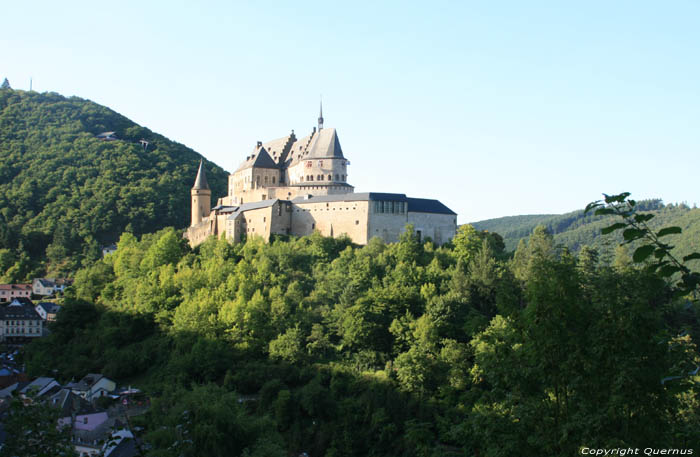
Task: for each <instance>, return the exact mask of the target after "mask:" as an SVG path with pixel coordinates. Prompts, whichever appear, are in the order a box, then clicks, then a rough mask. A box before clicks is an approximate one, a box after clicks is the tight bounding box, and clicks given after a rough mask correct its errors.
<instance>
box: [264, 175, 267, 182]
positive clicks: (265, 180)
mask: <svg viewBox="0 0 700 457" xmlns="http://www.w3.org/2000/svg"><path fill="white" fill-rule="evenodd" d="M263 181H264V182H265V184H267V176H265V179H264V180H263Z"/></svg>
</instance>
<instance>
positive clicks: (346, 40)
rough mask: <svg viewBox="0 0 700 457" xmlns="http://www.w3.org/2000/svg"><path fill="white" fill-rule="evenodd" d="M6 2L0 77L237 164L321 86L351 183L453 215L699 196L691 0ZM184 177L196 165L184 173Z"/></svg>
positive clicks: (698, 40)
mask: <svg viewBox="0 0 700 457" xmlns="http://www.w3.org/2000/svg"><path fill="white" fill-rule="evenodd" d="M339 3H341V2H255V3H254V4H253V2H251V3H241V4H238V3H235V2H204V1H202V2H178V1H168V2H164V1H150V2H134V1H120V2H94V1H90V2H88V1H85V2H74V1H63V2H55V1H51V2H49V1H33V2H22V4H21V5H20V2H9V3H8V4H5V5H4V6H3V7H2V16H3V20H2V21H1V22H2V34H0V56H1V57H0V78H2V77H7V78H8V79H9V80H10V83H11V84H12V85H13V87H14V88H16V89H28V87H29V78H30V76H31V77H33V80H34V89H35V90H38V91H54V92H58V93H61V94H64V95H77V96H79V97H83V98H88V99H91V100H94V101H95V102H98V103H100V104H103V105H106V106H109V107H110V108H112V109H114V110H115V111H117V112H119V113H121V114H123V115H125V116H127V117H129V118H131V119H132V120H134V121H135V122H137V123H139V124H141V125H144V126H146V127H148V128H150V129H151V130H154V131H156V132H158V133H161V134H163V135H165V136H167V137H169V138H170V139H173V140H175V141H178V142H180V143H183V144H186V145H187V146H189V147H192V148H193V149H195V150H196V151H198V152H200V153H201V154H203V155H204V156H205V157H207V158H208V159H210V160H213V161H214V162H216V163H217V164H219V165H221V166H222V167H224V168H225V169H227V170H233V169H235V167H236V166H237V165H238V163H239V162H240V161H241V160H242V158H243V157H244V156H245V155H246V154H248V153H249V152H250V151H251V150H252V148H253V146H254V144H255V142H256V141H257V140H261V141H267V140H270V139H274V138H278V137H281V136H284V135H286V134H287V133H288V132H289V131H290V130H291V129H294V130H295V131H296V133H297V134H298V135H305V134H307V133H309V132H310V130H311V129H312V127H313V126H314V125H315V123H316V118H317V116H318V99H319V95H320V94H323V103H324V114H325V119H326V127H335V128H337V129H338V134H339V138H340V141H341V144H342V146H343V150H344V152H345V155H346V157H348V158H349V159H350V160H351V162H352V165H351V167H350V175H349V178H350V182H351V183H352V184H354V185H355V188H356V191H377V192H401V193H406V194H408V195H409V196H414V197H426V198H437V199H440V200H441V201H442V202H443V203H445V204H446V205H448V206H449V207H450V208H452V209H453V210H455V211H456V212H457V213H459V222H460V223H464V222H471V221H477V220H481V219H486V218H492V217H499V216H508V215H516V214H533V213H562V212H566V211H570V210H573V209H576V208H581V207H583V206H584V205H585V204H586V203H588V202H589V201H591V200H594V199H596V198H599V197H600V193H601V192H607V193H616V192H622V191H630V192H632V193H633V196H634V197H636V198H638V199H641V198H648V197H660V198H663V199H664V200H665V201H667V202H680V201H687V202H688V203H690V204H692V203H693V202H700V190H699V187H698V179H697V174H698V171H699V170H700V128H699V127H700V27H698V20H699V19H700V2H697V1H686V2H684V1H669V2H659V1H647V2H643V1H615V2H610V1H588V2H552V1H547V2H537V1H526V2H523V1H517V2H516V1H513V2H505V1H503V2H488V1H482V2H430V4H429V5H428V4H425V3H426V2H415V3H411V2H405V1H404V2H392V3H389V2H376V1H374V2H342V5H339ZM193 178H194V177H193Z"/></svg>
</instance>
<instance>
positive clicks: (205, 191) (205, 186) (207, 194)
mask: <svg viewBox="0 0 700 457" xmlns="http://www.w3.org/2000/svg"><path fill="white" fill-rule="evenodd" d="M191 195H192V223H191V224H190V226H192V227H194V226H195V225H197V224H199V223H200V222H202V219H203V218H204V217H207V216H209V213H210V212H211V190H210V189H209V183H208V182H207V175H206V174H205V173H204V163H203V160H200V161H199V171H197V178H196V179H195V180H194V186H192V191H191Z"/></svg>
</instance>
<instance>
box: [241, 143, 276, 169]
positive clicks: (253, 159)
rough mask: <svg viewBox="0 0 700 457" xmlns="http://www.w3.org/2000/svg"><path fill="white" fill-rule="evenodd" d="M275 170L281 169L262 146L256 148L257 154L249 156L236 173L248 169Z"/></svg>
mask: <svg viewBox="0 0 700 457" xmlns="http://www.w3.org/2000/svg"><path fill="white" fill-rule="evenodd" d="M251 167H255V168H274V169H279V165H277V163H276V162H275V161H274V160H272V157H270V154H268V153H267V151H266V150H265V147H263V146H261V147H259V148H256V150H255V152H254V153H253V154H252V155H250V156H248V157H247V158H246V160H245V162H243V163H242V164H241V165H240V166H239V167H238V168H237V169H236V171H239V170H245V169H246V168H251Z"/></svg>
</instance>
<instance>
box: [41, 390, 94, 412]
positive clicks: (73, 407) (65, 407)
mask: <svg viewBox="0 0 700 457" xmlns="http://www.w3.org/2000/svg"><path fill="white" fill-rule="evenodd" d="M50 404H51V405H52V406H54V407H56V408H59V409H60V411H61V413H60V416H61V417H70V416H71V415H73V413H75V414H76V415H78V414H94V413H96V412H98V410H97V409H96V408H95V407H93V406H92V405H91V404H90V402H89V401H87V400H85V399H84V398H82V397H80V396H78V395H76V394H74V393H73V392H71V390H70V389H69V388H64V389H61V390H60V391H59V392H58V393H56V394H55V395H53V396H52V397H51V400H50Z"/></svg>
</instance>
